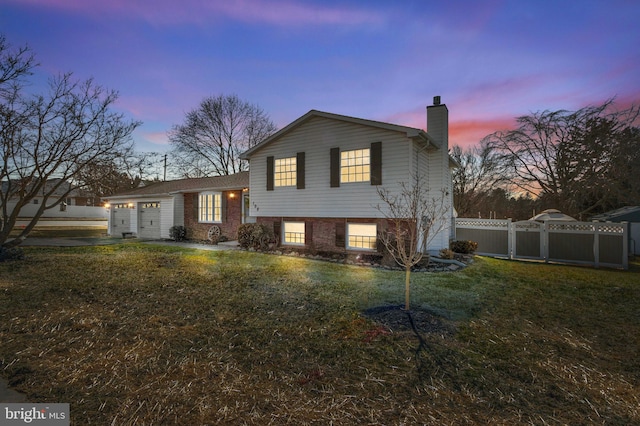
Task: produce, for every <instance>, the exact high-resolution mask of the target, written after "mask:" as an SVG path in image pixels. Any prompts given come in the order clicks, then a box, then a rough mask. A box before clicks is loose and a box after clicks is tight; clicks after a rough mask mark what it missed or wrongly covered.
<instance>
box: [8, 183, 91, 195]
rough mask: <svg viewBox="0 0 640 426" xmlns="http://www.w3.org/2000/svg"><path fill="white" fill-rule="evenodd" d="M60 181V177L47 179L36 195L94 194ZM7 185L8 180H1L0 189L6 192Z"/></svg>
mask: <svg viewBox="0 0 640 426" xmlns="http://www.w3.org/2000/svg"><path fill="white" fill-rule="evenodd" d="M61 181H62V179H60V178H53V179H47V181H46V182H45V184H44V186H43V188H42V189H41V190H40V191H39V192H38V194H36V196H41V195H44V194H47V193H49V192H51V194H49V195H51V196H53V197H62V196H66V197H85V198H90V197H95V196H96V195H95V194H94V193H93V192H91V191H89V190H88V189H85V188H77V187H74V185H72V184H71V183H69V182H68V181H62V182H61ZM56 185H58V187H57V188H55V189H54V187H55V186H56ZM8 186H9V182H7V181H2V182H1V183H0V191H2V192H6V191H7V188H8ZM69 190H70V192H69V193H68V194H67V192H68V191H69Z"/></svg>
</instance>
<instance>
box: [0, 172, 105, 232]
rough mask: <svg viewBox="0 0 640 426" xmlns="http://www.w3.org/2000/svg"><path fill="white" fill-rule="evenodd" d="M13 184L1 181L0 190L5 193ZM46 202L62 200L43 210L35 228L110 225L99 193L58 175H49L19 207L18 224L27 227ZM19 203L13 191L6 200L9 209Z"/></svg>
mask: <svg viewBox="0 0 640 426" xmlns="http://www.w3.org/2000/svg"><path fill="white" fill-rule="evenodd" d="M12 187H13V188H15V186H10V185H9V182H6V181H5V182H2V184H1V185H0V191H2V193H3V194H6V193H7V192H8V191H9V188H12ZM45 202H46V203H47V205H48V206H49V205H52V204H55V203H57V202H59V203H58V204H57V205H56V206H55V207H52V208H48V209H46V210H44V212H42V215H41V216H40V218H39V219H38V222H37V224H36V228H43V227H47V228H65V227H74V228H99V229H106V227H107V217H106V214H105V211H104V209H103V208H102V206H101V203H100V197H97V196H96V195H95V194H93V193H91V192H90V191H88V190H86V189H84V188H76V187H74V186H73V185H72V184H71V183H69V182H67V181H64V180H62V179H59V178H55V179H48V180H47V181H46V182H45V183H44V185H43V187H42V189H40V190H39V191H38V194H36V195H35V196H34V197H33V198H32V199H31V200H30V202H29V204H26V205H24V206H23V207H22V208H21V209H20V213H19V215H18V219H17V221H16V226H17V227H24V226H26V225H27V224H28V223H29V222H31V221H32V220H33V218H34V217H35V216H36V214H37V213H38V210H39V209H40V208H41V207H42V204H43V203H45ZM17 204H18V203H17V195H14V194H10V196H9V197H8V199H7V204H6V207H7V210H8V211H12V210H13V209H14V208H15V206H16V205H17Z"/></svg>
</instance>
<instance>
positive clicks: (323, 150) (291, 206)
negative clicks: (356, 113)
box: [250, 117, 413, 218]
mask: <svg viewBox="0 0 640 426" xmlns="http://www.w3.org/2000/svg"><path fill="white" fill-rule="evenodd" d="M373 142H382V186H383V187H385V188H389V189H391V190H393V189H395V188H397V185H398V182H407V181H408V180H409V177H410V175H411V168H412V167H413V165H412V164H411V149H412V142H411V141H410V140H409V139H408V138H407V137H406V135H405V134H404V133H400V132H393V131H388V130H383V129H379V128H375V127H369V126H363V125H359V124H354V123H348V122H343V121H340V120H332V119H327V118H323V117H314V118H312V119H310V120H309V121H307V122H305V123H304V124H302V125H301V126H300V127H298V128H296V129H293V130H292V131H290V132H288V133H287V134H285V135H283V136H282V137H281V138H280V139H278V140H277V141H274V142H273V143H271V144H269V145H267V146H266V147H264V148H263V149H261V150H260V151H258V152H256V153H255V154H254V155H253V156H252V157H251V167H250V170H251V176H250V188H251V215H252V216H276V217H344V218H375V217H381V214H380V212H378V211H377V210H376V209H375V206H376V205H378V204H379V203H380V197H379V196H378V193H377V192H376V186H373V185H371V184H370V183H369V182H357V183H342V184H341V185H340V187H339V188H331V187H330V171H329V170H330V160H329V152H330V149H331V148H335V147H338V148H340V149H341V150H352V149H361V148H369V147H370V146H371V143H373ZM297 152H305V178H306V179H305V180H306V182H305V189H296V188H295V187H276V188H274V190H273V191H267V190H266V162H267V161H266V158H267V157H268V156H274V157H275V158H283V157H291V156H293V155H295V154H296V153H297Z"/></svg>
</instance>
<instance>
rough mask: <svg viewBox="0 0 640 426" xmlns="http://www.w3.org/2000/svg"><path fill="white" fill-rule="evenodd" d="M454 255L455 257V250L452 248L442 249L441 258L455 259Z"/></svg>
mask: <svg viewBox="0 0 640 426" xmlns="http://www.w3.org/2000/svg"><path fill="white" fill-rule="evenodd" d="M453 257H454V253H453V250H450V249H442V250H440V259H453Z"/></svg>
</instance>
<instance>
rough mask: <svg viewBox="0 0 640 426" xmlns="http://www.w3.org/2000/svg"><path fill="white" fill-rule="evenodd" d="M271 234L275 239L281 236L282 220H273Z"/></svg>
mask: <svg viewBox="0 0 640 426" xmlns="http://www.w3.org/2000/svg"><path fill="white" fill-rule="evenodd" d="M273 234H274V235H275V237H276V241H279V240H280V239H281V238H282V222H273Z"/></svg>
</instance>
